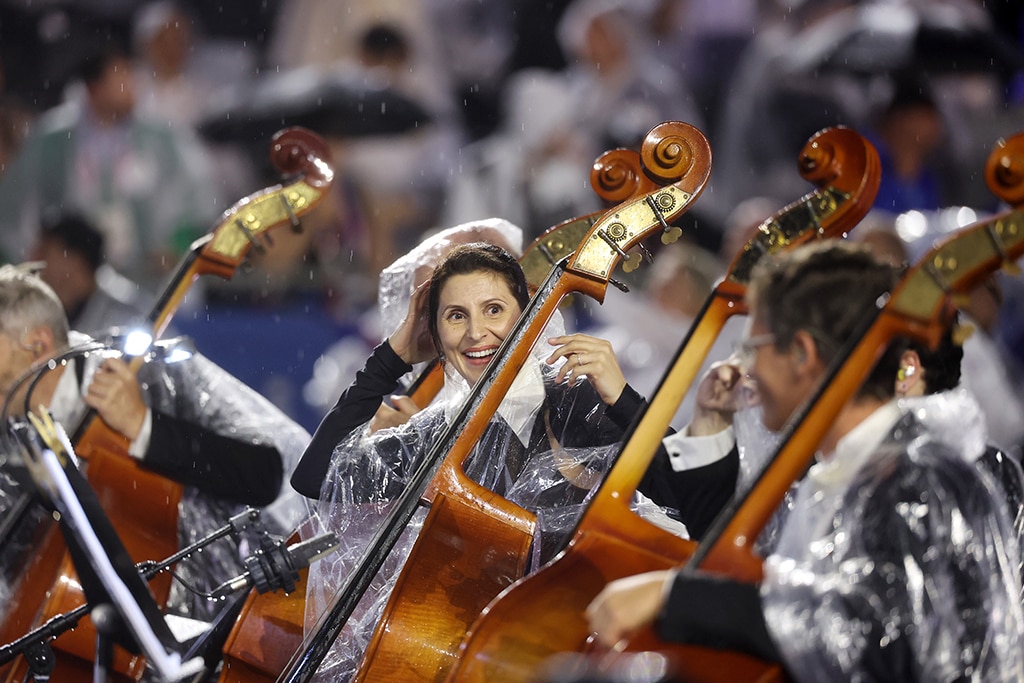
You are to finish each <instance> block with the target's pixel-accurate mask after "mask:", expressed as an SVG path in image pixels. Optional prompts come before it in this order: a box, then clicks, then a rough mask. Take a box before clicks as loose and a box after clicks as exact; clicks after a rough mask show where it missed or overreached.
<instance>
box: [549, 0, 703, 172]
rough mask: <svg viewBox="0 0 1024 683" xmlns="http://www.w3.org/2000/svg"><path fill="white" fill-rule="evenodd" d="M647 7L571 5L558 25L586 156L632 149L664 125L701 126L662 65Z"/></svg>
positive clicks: (620, 1)
mask: <svg viewBox="0 0 1024 683" xmlns="http://www.w3.org/2000/svg"><path fill="white" fill-rule="evenodd" d="M645 18H646V10H644V9H642V8H641V7H639V6H638V5H636V4H635V3H631V2H628V1H626V0H575V1H574V2H573V3H572V4H571V5H570V6H569V8H568V9H567V10H566V12H565V15H564V16H563V17H562V20H561V22H560V24H559V40H560V43H561V45H562V50H563V51H564V52H565V54H566V57H567V59H568V62H569V66H568V67H567V68H566V70H565V76H566V82H567V85H566V88H567V91H568V92H569V95H570V96H571V97H572V99H573V106H574V107H575V110H576V115H577V121H576V125H577V127H578V128H580V129H582V131H583V132H584V134H586V135H587V136H589V142H590V145H591V147H590V150H589V152H590V156H591V158H596V157H597V156H598V155H599V154H601V153H602V152H604V151H605V150H607V149H610V148H613V147H630V148H637V147H638V146H639V143H640V141H642V140H643V137H644V135H646V133H647V131H649V130H650V129H651V128H653V127H654V126H656V125H657V124H659V123H661V122H662V121H668V120H677V121H685V122H687V123H690V124H692V125H694V126H696V127H697V128H702V127H703V118H704V117H703V115H702V112H701V111H700V108H699V106H698V104H697V103H696V101H695V100H694V98H693V95H692V94H691V93H690V92H689V91H688V90H687V86H686V84H685V83H684V82H683V81H682V79H681V77H680V73H679V71H678V69H677V68H674V67H675V65H672V66H670V65H668V64H665V63H664V62H662V61H660V60H659V59H658V57H657V54H656V53H655V51H654V49H653V45H654V43H655V41H654V39H653V36H652V35H651V34H650V31H649V30H648V29H647V25H646V24H645V21H644V20H645Z"/></svg>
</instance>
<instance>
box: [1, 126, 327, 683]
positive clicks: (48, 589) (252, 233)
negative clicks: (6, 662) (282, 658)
mask: <svg viewBox="0 0 1024 683" xmlns="http://www.w3.org/2000/svg"><path fill="white" fill-rule="evenodd" d="M328 158H329V157H328V152H327V147H326V144H325V143H324V142H323V141H322V140H321V139H320V138H319V137H317V136H316V135H314V134H312V133H311V132H309V131H306V130H303V129H296V128H293V129H286V130H283V131H281V132H279V133H278V134H277V135H275V136H274V138H273V140H272V142H271V159H272V161H273V162H274V164H275V166H276V167H277V168H278V169H279V170H280V171H281V172H282V173H283V174H286V175H287V176H290V180H289V182H287V184H278V185H275V186H271V187H269V188H265V189H263V190H261V191H259V192H257V193H255V194H253V195H250V196H249V197H246V198H244V199H242V200H240V201H239V202H237V203H236V204H235V205H234V206H232V207H231V208H229V209H228V210H227V211H225V212H224V213H223V214H222V215H221V217H220V219H219V221H218V224H217V226H216V227H215V229H214V230H213V231H211V233H209V234H207V235H205V236H204V237H201V238H200V239H198V240H196V241H195V242H194V243H193V244H192V246H191V247H190V249H189V252H188V253H187V254H186V255H185V257H184V258H183V259H182V261H181V263H180V264H179V265H178V268H177V270H176V271H175V273H174V274H173V276H172V277H171V279H170V282H169V284H168V285H167V287H165V290H164V292H163V293H162V294H161V296H160V297H158V299H157V301H156V303H155V305H154V307H153V309H152V311H151V313H150V314H149V316H148V319H147V323H148V325H149V326H150V329H151V336H152V338H154V339H155V338H157V337H159V336H160V335H161V334H163V332H164V331H165V330H166V328H167V325H168V324H169V322H170V320H171V317H172V316H173V314H174V312H175V311H176V309H177V308H178V306H180V304H181V302H182V300H183V299H184V297H185V295H186V293H187V291H188V289H189V288H190V287H191V285H192V283H193V282H194V281H195V280H196V279H198V278H199V277H200V276H202V275H204V274H213V275H217V276H220V277H223V278H230V277H231V275H232V274H233V273H234V271H235V269H236V268H237V267H238V266H239V265H240V263H241V262H242V260H243V259H244V257H245V256H246V255H247V253H248V252H249V250H250V249H251V248H253V247H256V248H264V247H265V245H266V244H269V243H270V238H269V234H268V233H269V231H270V230H272V229H274V228H276V227H278V226H280V225H289V226H290V227H291V228H292V229H293V230H299V229H300V228H301V223H300V221H299V217H300V216H302V215H305V214H306V213H308V212H309V211H310V210H312V209H313V208H314V207H315V206H316V205H317V204H318V203H319V202H320V201H321V200H322V199H323V198H324V197H326V195H327V192H328V190H329V188H330V185H331V183H332V181H333V170H332V169H331V167H330V164H329V161H328ZM141 363H142V359H141V358H135V359H133V360H132V369H133V370H135V371H137V370H138V368H139V367H140V366H141ZM72 441H73V443H74V444H75V448H76V452H77V453H78V454H79V455H80V456H81V457H82V459H83V460H84V461H85V462H86V463H87V468H86V476H87V479H88V481H89V483H90V485H91V486H92V487H93V489H94V490H95V491H96V493H97V496H98V498H99V499H100V502H101V504H102V506H103V507H104V510H105V511H106V512H107V514H108V516H109V517H110V518H111V520H112V522H113V523H114V526H115V528H116V529H117V531H118V534H119V536H120V537H121V539H122V540H123V542H124V544H125V546H126V547H127V549H128V551H129V553H130V555H131V557H132V558H133V559H134V560H136V561H139V560H144V559H152V558H158V559H159V558H162V557H168V556H170V555H172V554H173V553H174V552H175V551H177V549H178V540H177V539H178V529H177V525H178V522H177V506H178V500H179V499H180V496H181V486H180V485H179V484H177V483H175V482H172V481H170V480H168V479H166V478H164V477H162V476H160V475H157V474H155V473H152V472H149V471H147V470H145V469H143V468H141V467H140V466H139V465H138V463H137V461H136V460H135V459H134V458H131V457H129V456H128V455H127V450H128V445H129V444H128V440H127V439H126V438H124V437H123V436H122V435H120V434H118V433H116V432H114V431H113V430H112V429H110V427H108V426H107V425H106V424H105V423H104V422H103V420H102V419H99V418H98V416H97V415H96V413H95V412H94V411H88V412H87V414H86V416H85V417H84V418H83V420H82V421H81V422H80V424H79V425H78V426H77V428H76V429H75V430H74V432H73V437H72ZM24 495H26V496H28V495H29V494H27V493H26V494H24ZM37 533H38V535H39V538H40V540H39V543H38V545H37V552H36V553H35V554H34V556H33V558H32V559H31V561H30V562H29V565H28V567H27V568H26V571H25V573H24V578H23V580H22V581H21V582H20V583H19V585H18V586H17V587H16V589H15V597H14V600H13V601H12V604H11V605H8V610H7V613H6V617H5V619H4V622H3V624H2V626H0V639H2V640H4V641H5V642H6V641H9V640H11V639H12V638H14V637H16V636H18V635H20V634H22V633H25V632H26V631H28V630H29V629H30V628H31V627H32V625H33V624H35V623H39V622H41V621H43V620H46V619H48V618H50V617H51V616H53V615H55V614H60V613H62V612H68V611H70V610H72V609H74V608H75V607H77V606H79V605H81V604H83V602H84V597H83V596H82V593H81V589H80V587H79V586H78V582H77V577H76V575H75V572H74V568H73V565H72V564H71V562H70V558H69V557H68V556H67V555H66V552H65V548H64V545H63V541H62V539H61V537H60V535H59V533H58V529H57V528H56V526H55V525H47V526H46V528H40V529H39V530H38V532H37ZM170 578H171V577H170V575H168V574H165V575H163V576H160V577H158V578H157V580H156V581H155V582H154V583H153V584H152V585H151V589H152V590H153V592H154V596H155V597H156V598H157V600H158V603H160V604H161V605H162V604H163V603H164V602H165V601H166V598H167V595H168V592H169V589H170ZM53 647H54V648H55V649H56V650H57V651H58V652H60V653H61V656H59V657H58V658H57V669H56V673H55V674H54V676H55V677H57V678H58V679H59V680H70V679H71V677H72V676H73V675H74V674H75V672H79V675H83V676H84V675H85V673H84V671H83V669H85V670H88V672H89V673H88V675H90V676H91V664H90V662H91V660H92V658H93V656H94V649H95V630H94V629H93V627H92V625H91V623H89V622H86V623H82V624H81V625H79V626H78V627H77V628H75V629H74V630H73V631H69V632H66V633H64V634H63V635H61V636H60V637H59V638H57V639H56V640H55V641H54V643H53ZM144 668H145V665H144V662H143V661H142V659H141V658H140V657H138V656H133V655H131V654H129V653H127V652H126V651H124V650H120V649H119V650H118V651H117V652H116V653H115V659H114V665H113V670H114V671H115V672H117V674H118V675H120V676H122V677H125V678H127V679H138V678H139V677H140V676H141V675H142V672H143V670H144ZM25 675H26V672H25V670H24V662H20V661H19V662H15V663H13V664H12V665H11V666H10V668H9V669H8V670H7V672H6V680H9V681H17V680H21V679H22V678H24V676H25Z"/></svg>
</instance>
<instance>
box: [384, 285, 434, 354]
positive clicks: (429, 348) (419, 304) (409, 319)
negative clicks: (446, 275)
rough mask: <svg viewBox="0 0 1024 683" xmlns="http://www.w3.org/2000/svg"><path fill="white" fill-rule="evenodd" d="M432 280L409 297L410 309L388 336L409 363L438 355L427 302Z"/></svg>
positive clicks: (397, 351)
mask: <svg viewBox="0 0 1024 683" xmlns="http://www.w3.org/2000/svg"><path fill="white" fill-rule="evenodd" d="M429 292H430V281H429V280H427V281H426V282H424V283H423V284H421V285H420V286H419V287H417V288H416V289H415V290H414V291H413V293H412V296H411V297H409V311H408V312H407V313H406V315H405V318H404V319H403V320H402V322H401V324H399V326H398V328H397V329H396V330H395V331H394V332H393V333H392V334H391V336H390V337H388V343H389V344H390V345H391V348H392V349H393V350H394V352H395V353H397V354H398V356H399V357H400V358H401V359H402V360H404V361H405V362H406V363H408V364H409V365H415V364H416V363H422V362H423V361H428V360H431V359H433V358H435V357H437V349H435V348H434V341H433V340H432V339H431V338H430V326H429V324H428V322H429V321H428V320H427V316H428V315H429V313H428V311H427V303H428V301H429V298H428V294H429Z"/></svg>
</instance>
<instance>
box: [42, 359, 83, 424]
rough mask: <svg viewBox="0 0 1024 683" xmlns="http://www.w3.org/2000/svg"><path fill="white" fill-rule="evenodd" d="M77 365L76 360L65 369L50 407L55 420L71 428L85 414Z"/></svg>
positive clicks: (70, 361)
mask: <svg viewBox="0 0 1024 683" xmlns="http://www.w3.org/2000/svg"><path fill="white" fill-rule="evenodd" d="M75 363H77V361H76V360H74V359H72V360H69V361H68V363H67V365H66V366H65V367H64V372H63V373H62V374H61V376H60V379H59V380H58V381H57V387H56V388H55V389H54V391H53V398H51V399H50V405H49V410H50V414H51V415H53V419H54V420H56V421H57V422H60V423H61V424H63V425H65V426H67V427H69V428H73V427H74V425H75V423H77V421H78V420H79V419H80V418H81V416H82V414H83V413H84V412H85V407H84V405H83V403H82V396H81V388H80V387H79V386H78V374H77V372H76V366H75Z"/></svg>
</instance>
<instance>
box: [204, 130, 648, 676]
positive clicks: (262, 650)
mask: <svg viewBox="0 0 1024 683" xmlns="http://www.w3.org/2000/svg"><path fill="white" fill-rule="evenodd" d="M590 182H591V186H592V188H593V189H594V192H595V193H596V194H597V195H598V196H599V197H600V198H601V199H602V200H603V201H604V202H605V203H606V204H608V205H614V204H620V203H622V202H624V201H626V200H628V199H630V198H631V197H635V196H639V195H641V194H644V193H646V192H650V191H651V190H653V189H654V187H655V186H656V182H655V181H654V180H653V179H651V178H649V177H647V176H646V175H645V174H644V173H643V169H642V167H641V161H640V155H639V153H637V152H635V151H633V150H626V149H614V150H610V151H608V152H605V153H604V154H602V155H601V156H600V157H599V158H598V159H597V160H595V161H594V164H593V166H592V168H591V172H590ZM602 213H603V212H595V213H591V214H587V215H584V216H580V217H578V218H574V219H570V220H567V221H563V222H562V223H559V224H558V225H555V226H553V227H551V228H549V229H548V230H546V231H545V232H544V233H543V234H542V235H540V236H539V237H537V238H536V239H535V240H534V241H533V242H532V243H531V244H530V245H529V246H527V248H526V249H525V250H524V251H523V255H522V257H521V258H520V259H519V263H520V265H521V266H522V268H523V272H524V274H525V276H526V280H527V283H528V284H529V285H530V286H532V287H539V286H540V285H541V284H542V283H543V282H544V279H545V277H546V276H547V274H548V273H549V272H550V270H551V268H552V267H553V266H554V265H555V264H557V262H558V261H559V260H561V259H562V258H564V257H565V256H567V255H568V254H570V253H571V252H572V251H573V250H574V249H575V248H576V246H577V245H578V244H579V243H580V242H581V241H582V240H583V238H584V237H586V235H587V234H588V233H589V232H590V230H591V228H592V227H593V225H594V223H595V222H597V220H598V219H599V218H600V216H601V215H602ZM443 383H444V373H443V370H442V369H441V367H440V365H439V364H437V363H434V364H431V365H429V366H428V367H427V368H426V369H425V370H424V371H423V373H422V374H421V375H420V376H419V377H418V378H417V379H416V381H415V382H414V383H413V384H412V385H411V386H410V387H409V389H408V390H407V391H406V394H407V395H408V396H409V397H410V398H412V400H413V401H414V403H416V405H417V406H419V407H420V408H425V407H426V406H427V405H429V404H430V402H431V401H432V400H433V399H434V397H435V396H436V395H437V393H438V392H439V391H440V389H441V386H442V385H443ZM300 537H301V533H299V532H296V534H295V535H294V536H293V540H295V541H297V540H298V539H299V538H300ZM299 574H300V580H299V581H298V582H297V583H296V588H295V590H294V591H292V592H290V593H283V592H272V593H262V594H260V593H257V592H255V591H252V592H250V594H249V595H248V596H247V597H246V601H245V604H244V605H243V606H242V609H241V611H240V612H239V615H238V617H237V619H236V620H235V624H234V627H233V628H232V630H231V632H230V634H229V635H228V637H227V640H226V641H225V645H224V651H223V659H222V663H223V666H222V669H221V674H220V677H219V679H218V681H219V683H235V682H237V683H243V682H245V683H253V682H254V681H273V680H276V679H277V677H278V676H279V675H280V674H281V672H282V671H284V669H285V667H286V666H287V665H288V661H289V658H290V657H291V656H292V655H294V653H295V652H297V651H298V650H299V649H300V645H301V643H302V629H303V618H304V611H305V605H306V602H305V590H306V579H307V576H308V570H307V569H303V570H302V571H300V572H299Z"/></svg>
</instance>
